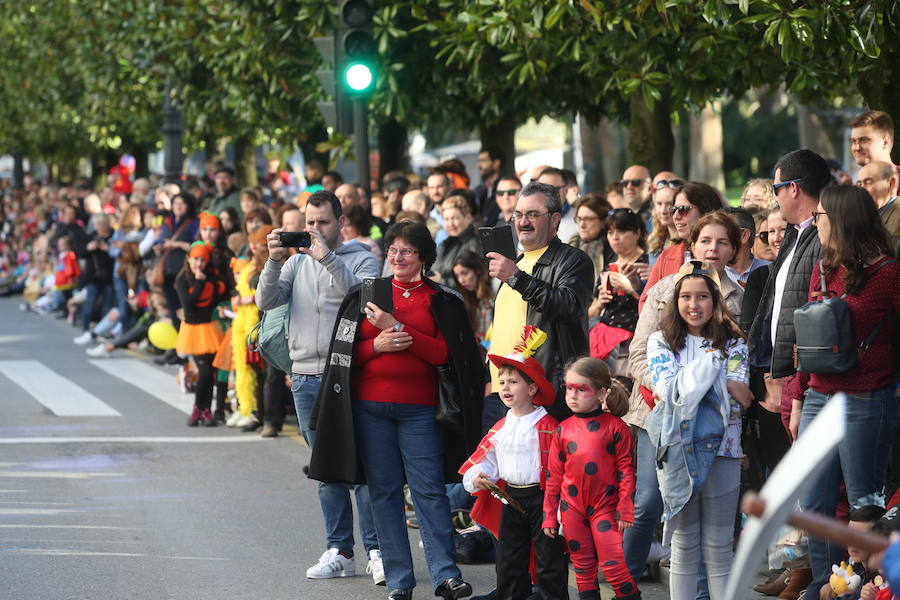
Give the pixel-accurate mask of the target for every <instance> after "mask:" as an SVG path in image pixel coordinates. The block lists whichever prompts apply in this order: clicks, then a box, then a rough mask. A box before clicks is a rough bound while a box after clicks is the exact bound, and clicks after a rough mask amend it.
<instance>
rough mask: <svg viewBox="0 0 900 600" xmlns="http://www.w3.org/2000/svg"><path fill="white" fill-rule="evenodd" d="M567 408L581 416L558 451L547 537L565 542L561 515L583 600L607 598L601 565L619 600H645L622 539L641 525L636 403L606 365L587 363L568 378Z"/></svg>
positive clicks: (563, 434) (568, 423)
mask: <svg viewBox="0 0 900 600" xmlns="http://www.w3.org/2000/svg"><path fill="white" fill-rule="evenodd" d="M566 404H567V405H568V407H569V408H570V409H571V410H572V412H573V413H574V414H573V415H572V416H571V417H569V418H568V419H566V420H565V421H563V422H562V423H561V424H560V426H559V429H558V432H557V434H556V435H555V436H554V437H553V443H552V444H551V446H550V457H549V464H550V475H549V477H548V478H547V489H546V493H545V494H544V523H543V528H544V533H545V534H546V535H548V536H549V537H551V538H555V537H556V536H557V535H558V529H559V521H558V517H557V514H559V516H560V517H561V519H562V525H563V532H564V534H565V537H566V540H567V541H568V547H569V551H570V553H571V556H572V564H573V566H574V567H575V581H576V583H577V586H578V598H579V599H580V600H599V598H600V590H599V588H598V587H597V564H598V560H599V564H600V567H601V568H602V569H603V575H604V577H606V582H607V583H608V584H609V585H610V586H611V587H612V589H613V591H614V592H615V595H616V596H615V597H616V598H618V599H624V598H628V599H630V600H634V599H637V598H640V592H639V591H638V588H637V585H636V584H635V581H634V579H633V578H632V576H631V573H630V572H629V571H628V567H627V566H626V564H625V555H624V553H623V551H622V532H623V531H625V529H627V528H629V527H631V524H632V523H633V522H634V500H633V498H632V496H633V494H634V466H633V465H632V462H631V432H630V431H629V430H628V426H627V425H626V424H625V422H624V421H622V419H620V418H619V417H620V416H621V415H623V414H625V412H627V409H628V396H627V394H626V393H625V391H624V390H623V389H622V388H621V387H618V386H613V382H612V380H611V377H610V373H609V367H607V366H606V363H604V362H603V361H602V360H599V359H597V358H581V359H578V360H577V361H575V362H574V363H573V364H572V365H571V366H570V367H569V369H568V370H567V371H566ZM557 511H558V513H557Z"/></svg>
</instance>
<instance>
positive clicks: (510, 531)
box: [459, 326, 568, 600]
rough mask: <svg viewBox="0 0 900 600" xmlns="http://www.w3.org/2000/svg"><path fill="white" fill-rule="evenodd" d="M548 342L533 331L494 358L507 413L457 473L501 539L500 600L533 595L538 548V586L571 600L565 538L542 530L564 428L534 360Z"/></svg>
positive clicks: (477, 514) (479, 514)
mask: <svg viewBox="0 0 900 600" xmlns="http://www.w3.org/2000/svg"><path fill="white" fill-rule="evenodd" d="M546 339H547V334H546V333H544V332H543V331H541V330H539V329H537V328H535V327H533V326H527V327H525V331H524V334H523V336H522V342H521V343H520V344H519V345H517V346H516V347H515V350H516V353H514V354H510V355H509V356H498V355H496V354H489V355H488V358H489V359H490V360H491V362H493V363H494V365H495V366H497V368H498V369H499V376H500V389H499V390H498V392H499V394H500V400H501V401H502V402H503V404H505V405H506V406H507V407H508V408H509V412H507V413H506V416H505V417H504V418H502V419H500V420H499V421H497V423H496V424H495V425H494V426H493V427H492V428H491V429H490V431H489V432H488V434H487V435H486V436H484V439H482V440H481V442H480V443H479V444H478V449H477V450H476V451H475V453H474V454H472V456H470V457H469V459H468V460H467V461H466V462H465V464H464V465H463V466H462V468H460V470H459V471H460V473H462V474H463V485H464V486H465V488H466V490H467V491H469V493H473V494H475V495H476V496H477V499H476V501H475V506H474V507H473V509H472V513H471V514H472V518H473V519H475V521H477V522H478V523H480V524H481V525H483V526H484V527H486V528H487V529H489V530H491V532H492V533H493V534H494V535H495V536H497V538H498V540H499V543H498V545H497V595H498V598H500V599H501V600H521V599H524V598H528V597H529V596H531V595H532V585H531V583H532V577H531V574H530V572H529V568H528V567H529V562H530V560H529V559H530V555H531V550H532V548H533V549H534V566H535V574H536V583H537V584H538V586H539V587H540V589H541V592H543V594H544V597H545V598H568V587H567V577H566V575H567V573H566V566H565V560H564V557H563V543H562V539H561V538H559V537H557V538H556V539H552V538H549V537H547V536H546V535H544V534H543V533H542V531H541V523H542V521H543V501H544V486H545V484H546V479H547V472H548V471H547V463H548V452H549V450H550V443H551V440H552V437H553V433H554V432H555V431H556V428H557V427H558V426H559V423H558V422H557V421H556V419H554V418H553V417H551V416H550V415H549V414H548V413H547V411H546V410H545V409H544V406H550V405H552V404H553V402H554V401H555V399H556V393H555V390H554V389H553V385H552V384H551V383H550V382H549V381H547V378H546V376H545V374H544V368H543V367H542V366H541V364H540V363H539V362H538V361H537V360H535V359H534V358H532V354H534V351H535V350H536V349H537V347H538V346H540V345H541V344H542V343H543V342H544V341H545V340H546ZM497 488H499V490H498V489H497ZM504 496H505V497H504ZM500 497H502V498H503V500H502V502H503V503H502V504H501V503H500V502H498V498H500ZM501 507H502V508H501Z"/></svg>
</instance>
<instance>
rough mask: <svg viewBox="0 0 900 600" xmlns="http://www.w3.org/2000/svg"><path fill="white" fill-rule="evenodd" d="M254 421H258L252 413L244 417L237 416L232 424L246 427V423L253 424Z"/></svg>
mask: <svg viewBox="0 0 900 600" xmlns="http://www.w3.org/2000/svg"><path fill="white" fill-rule="evenodd" d="M255 423H259V419H257V418H256V417H254V416H253V415H247V416H246V417H239V418H238V420H237V422H236V423H235V424H234V426H235V427H246V426H247V425H253V424H255Z"/></svg>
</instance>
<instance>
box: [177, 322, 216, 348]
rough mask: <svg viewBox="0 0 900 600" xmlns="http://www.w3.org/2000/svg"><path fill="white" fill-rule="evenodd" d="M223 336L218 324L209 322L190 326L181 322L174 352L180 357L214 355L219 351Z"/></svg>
mask: <svg viewBox="0 0 900 600" xmlns="http://www.w3.org/2000/svg"><path fill="white" fill-rule="evenodd" d="M224 336H225V334H223V333H222V328H221V327H219V324H218V323H215V322H212V321H210V322H209V323H198V324H196V325H192V324H190V323H185V322H184V321H182V322H181V328H180V329H179V330H178V341H177V342H176V343H175V351H176V352H178V354H182V355H185V354H191V355H193V354H215V353H216V352H218V351H219V346H221V345H222V338H224Z"/></svg>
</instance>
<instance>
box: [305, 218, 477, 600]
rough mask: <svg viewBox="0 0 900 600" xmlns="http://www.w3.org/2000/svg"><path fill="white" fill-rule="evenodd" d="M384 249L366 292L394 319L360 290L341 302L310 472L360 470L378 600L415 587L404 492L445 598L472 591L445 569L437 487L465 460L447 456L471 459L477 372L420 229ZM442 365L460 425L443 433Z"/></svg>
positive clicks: (449, 551) (464, 329) (353, 477)
mask: <svg viewBox="0 0 900 600" xmlns="http://www.w3.org/2000/svg"><path fill="white" fill-rule="evenodd" d="M384 244H385V248H386V255H387V259H388V261H390V264H391V268H392V270H393V273H394V276H393V277H392V278H389V279H380V280H376V285H378V284H379V283H381V282H388V283H389V285H390V289H391V292H392V298H393V310H392V312H390V313H388V312H385V311H383V310H382V309H381V308H379V307H378V306H377V305H376V304H375V303H373V302H368V303H367V304H365V305H361V303H362V300H361V298H360V296H361V294H360V293H359V292H358V290H359V288H356V290H351V291H350V292H349V293H348V296H347V299H345V300H344V304H343V305H342V306H341V310H340V313H339V315H338V319H337V323H336V327H335V334H334V339H333V341H332V345H331V348H330V349H329V354H330V358H329V367H328V369H327V370H326V372H325V374H324V376H323V384H322V387H321V391H320V393H319V397H318V400H317V413H316V414H315V415H314V420H315V425H314V428H315V429H316V431H317V433H316V443H315V445H314V446H313V456H312V458H311V460H310V469H309V474H310V477H313V478H315V479H319V480H321V481H331V482H343V483H361V481H360V479H361V476H360V474H359V467H360V466H361V468H362V472H363V473H362V475H363V476H364V479H365V482H366V483H368V486H369V494H370V497H371V499H372V513H373V516H374V520H375V528H376V530H377V532H378V542H379V546H380V549H381V557H382V562H383V564H384V571H385V578H386V583H387V586H388V588H389V589H390V592H389V596H388V597H389V598H393V599H395V600H408V599H409V598H410V597H411V595H412V590H413V588H414V587H415V585H416V580H415V575H414V572H413V563H412V555H411V553H410V548H409V534H408V531H407V529H406V521H405V515H404V511H403V484H404V482H406V483H408V484H409V488H410V491H411V492H412V500H413V505H414V506H415V510H416V516H417V517H418V519H419V523H420V525H421V534H422V542H423V544H424V547H425V556H426V559H427V562H428V570H429V573H430V575H431V581H432V590H433V591H434V594H435V596H439V597H442V598H445V599H454V600H455V599H456V598H462V597H464V596H468V595H470V594H471V593H472V587H471V586H470V585H469V584H468V583H466V582H465V581H463V580H462V577H461V574H460V571H459V568H458V567H457V566H456V561H455V549H454V545H453V525H452V523H451V521H450V503H449V501H448V499H447V494H446V489H445V483H449V482H452V481H459V477H458V474H457V473H456V469H455V466H458V465H459V464H460V463H461V462H462V460H464V459H465V456H462V458H460V457H459V452H458V451H459V450H463V451H468V452H469V453H471V451H472V450H474V446H475V444H477V440H478V434H479V433H480V431H478V429H479V428H478V423H479V422H480V413H481V396H480V393H481V390H483V388H484V383H485V380H486V376H485V369H484V365H483V360H482V358H481V354H480V353H479V351H478V345H477V342H476V341H475V337H474V335H473V333H472V329H471V326H470V325H469V321H468V317H467V315H466V310H465V305H464V304H463V302H462V299H461V298H460V296H459V294H458V293H457V292H455V291H453V290H451V289H449V288H446V287H444V286H439V285H437V284H435V283H434V282H432V281H430V280H428V279H427V278H425V277H424V275H425V273H426V272H427V271H428V269H429V267H430V266H431V265H432V263H433V262H434V259H435V255H436V248H435V244H434V241H433V240H432V239H431V235H430V233H429V232H428V229H427V228H426V227H425V226H424V225H421V224H418V223H412V222H401V223H397V224H395V225H393V226H392V227H391V228H390V229H389V230H388V232H387V234H386V235H385V238H384ZM376 298H377V295H376ZM361 314H362V315H363V316H364V317H365V318H364V319H360V318H359V317H360V315H361ZM443 365H452V375H450V376H449V377H450V379H451V380H452V381H453V388H454V390H455V391H456V393H457V395H456V397H457V401H458V402H459V404H460V406H461V408H462V412H463V415H462V417H463V418H462V424H461V428H460V430H458V431H453V432H448V431H445V430H444V429H443V428H442V427H440V426H439V425H438V423H437V422H436V420H435V414H436V408H437V406H438V367H441V366H443ZM351 415H352V418H351ZM466 456H467V455H466ZM454 461H455V462H454ZM447 465H453V466H454V467H453V470H452V472H451V471H450V470H449V469H447V468H446V466H447ZM448 476H451V477H453V479H448V478H447V477H448Z"/></svg>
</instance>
